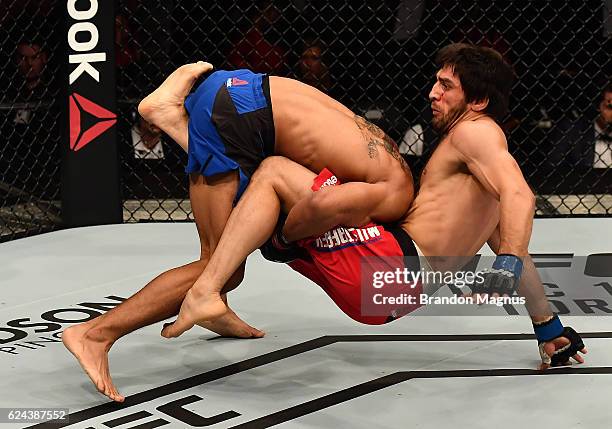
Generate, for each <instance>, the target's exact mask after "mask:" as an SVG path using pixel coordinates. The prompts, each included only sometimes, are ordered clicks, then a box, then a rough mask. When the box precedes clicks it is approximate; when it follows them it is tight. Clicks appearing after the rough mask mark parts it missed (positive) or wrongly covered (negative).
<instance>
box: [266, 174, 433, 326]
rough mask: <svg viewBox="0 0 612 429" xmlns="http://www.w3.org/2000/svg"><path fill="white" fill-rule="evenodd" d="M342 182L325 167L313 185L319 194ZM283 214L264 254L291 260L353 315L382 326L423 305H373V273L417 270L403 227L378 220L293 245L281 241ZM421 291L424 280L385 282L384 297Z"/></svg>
mask: <svg viewBox="0 0 612 429" xmlns="http://www.w3.org/2000/svg"><path fill="white" fill-rule="evenodd" d="M339 184H340V181H339V180H338V178H337V177H336V176H334V175H333V173H332V172H330V171H329V170H328V169H324V170H323V171H322V172H321V173H320V174H319V175H318V176H316V177H315V179H314V182H313V184H312V187H311V189H312V190H313V191H315V192H317V191H320V190H321V189H322V188H325V187H327V186H336V185H339ZM284 218H285V217H284V216H281V219H280V221H279V222H278V227H277V229H276V231H275V233H274V234H273V236H272V238H271V239H270V240H268V241H267V242H266V244H264V246H262V247H261V249H260V250H261V252H262V254H263V256H264V257H265V258H266V259H268V260H271V261H274V262H284V263H288V265H289V266H290V267H291V268H293V269H294V270H295V271H297V272H298V273H300V274H302V275H304V276H305V277H307V278H309V279H310V280H312V281H313V282H315V283H316V284H317V285H319V286H320V287H321V288H322V289H323V290H324V291H325V292H326V293H327V294H328V295H329V297H330V298H331V299H332V300H333V301H334V302H335V303H336V305H337V306H338V307H339V308H340V309H341V310H342V311H343V312H344V313H345V314H347V315H348V316H349V317H351V318H352V319H354V320H356V321H358V322H361V323H366V324H371V325H379V324H383V323H387V322H390V321H392V320H395V319H397V318H399V317H401V316H403V315H405V314H408V313H410V312H411V311H413V310H415V309H416V308H418V307H419V306H420V305H418V304H417V300H415V301H414V302H413V303H412V304H402V305H396V304H382V303H381V304H379V305H376V304H374V303H373V294H374V292H376V290H375V289H374V288H373V287H372V282H371V280H372V278H371V277H372V276H371V273H373V272H376V271H378V272H383V273H385V272H394V271H395V270H396V269H398V268H399V269H403V268H409V269H410V270H413V271H418V270H419V260H418V254H417V250H416V247H415V245H414V243H413V242H412V240H411V239H410V236H409V235H408V233H407V232H406V231H404V230H403V229H402V228H400V227H399V226H397V225H387V226H383V225H377V224H374V223H368V224H366V225H363V226H361V227H357V228H348V227H342V226H338V227H336V228H334V229H332V230H330V231H328V232H326V233H325V234H323V235H321V236H319V237H312V238H307V239H304V240H299V241H298V243H297V246H295V245H293V246H292V245H290V244H289V243H286V242H284V243H283V239H282V234H280V228H281V227H282V225H283V224H284ZM404 256H409V257H410V258H404ZM406 265H409V266H406ZM421 292H422V285H421V284H420V283H415V284H412V283H406V284H397V283H392V284H389V285H387V286H386V291H385V292H384V293H381V294H380V295H381V297H380V299H382V295H385V296H386V295H392V296H400V297H401V296H402V295H403V294H406V295H412V296H414V297H415V298H416V297H418V295H419V294H420V293H421ZM380 299H379V300H380ZM363 304H365V305H363Z"/></svg>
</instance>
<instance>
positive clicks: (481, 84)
mask: <svg viewBox="0 0 612 429" xmlns="http://www.w3.org/2000/svg"><path fill="white" fill-rule="evenodd" d="M436 65H437V66H438V67H439V68H444V67H450V68H452V70H453V73H454V74H456V75H457V76H458V77H459V81H460V82H461V87H462V88H463V92H464V93H465V101H466V102H468V103H472V102H478V101H483V100H486V99H488V100H489V103H488V105H487V107H486V108H485V110H484V111H485V113H487V114H488V115H490V116H492V117H493V118H494V119H496V120H501V119H502V118H503V117H504V116H505V115H506V114H507V113H508V102H509V101H508V100H509V98H510V90H511V88H512V81H513V80H514V73H513V72H512V68H511V67H510V65H508V63H506V62H505V61H504V58H503V57H502V56H501V54H500V53H499V52H497V51H496V50H495V49H491V48H485V47H482V46H475V45H470V44H467V43H453V44H451V45H447V46H445V47H443V48H442V49H440V50H439V51H438V54H437V55H436Z"/></svg>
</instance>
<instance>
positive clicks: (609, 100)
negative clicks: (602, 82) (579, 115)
mask: <svg viewBox="0 0 612 429" xmlns="http://www.w3.org/2000/svg"><path fill="white" fill-rule="evenodd" d="M599 113H600V114H601V119H603V121H604V123H605V124H606V126H610V125H612V92H606V93H605V94H604V97H603V99H602V100H601V103H599Z"/></svg>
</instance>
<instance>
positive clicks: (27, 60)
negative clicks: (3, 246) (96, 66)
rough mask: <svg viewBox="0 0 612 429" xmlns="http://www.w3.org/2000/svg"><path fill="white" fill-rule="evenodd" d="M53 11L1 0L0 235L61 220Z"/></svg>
mask: <svg viewBox="0 0 612 429" xmlns="http://www.w3.org/2000/svg"><path fill="white" fill-rule="evenodd" d="M58 13H59V10H58V9H57V7H56V5H55V3H54V2H52V1H36V2H34V1H29V2H17V1H14V2H6V1H1V2H0V57H1V61H2V62H1V64H2V65H0V81H2V82H3V85H2V88H1V89H0V240H7V239H14V238H18V237H21V236H24V235H31V234H37V233H40V232H45V231H49V230H52V229H54V228H55V227H56V226H57V225H58V224H59V223H60V220H61V218H60V214H61V213H60V204H59V192H60V185H59V183H60V141H61V132H60V130H59V124H60V115H61V113H60V112H61V104H60V103H61V100H60V97H59V84H58V82H57V80H56V77H57V76H58V75H59V69H60V62H59V61H60V60H59V58H58V57H59V56H60V55H61V52H62V51H61V48H60V44H61V43H60V38H59V37H60V36H59V34H58V32H57V27H56V25H55V23H57V22H58V20H61V13H59V16H58Z"/></svg>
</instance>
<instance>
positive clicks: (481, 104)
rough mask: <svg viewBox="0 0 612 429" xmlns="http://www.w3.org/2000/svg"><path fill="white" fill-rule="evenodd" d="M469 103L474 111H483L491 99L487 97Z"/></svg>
mask: <svg viewBox="0 0 612 429" xmlns="http://www.w3.org/2000/svg"><path fill="white" fill-rule="evenodd" d="M469 105H470V107H471V108H472V110H473V111H474V112H482V111H483V110H484V109H486V108H487V106H488V105H489V99H488V98H485V99H483V100H480V101H474V102H472V103H469Z"/></svg>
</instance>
